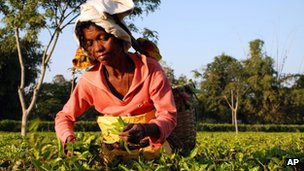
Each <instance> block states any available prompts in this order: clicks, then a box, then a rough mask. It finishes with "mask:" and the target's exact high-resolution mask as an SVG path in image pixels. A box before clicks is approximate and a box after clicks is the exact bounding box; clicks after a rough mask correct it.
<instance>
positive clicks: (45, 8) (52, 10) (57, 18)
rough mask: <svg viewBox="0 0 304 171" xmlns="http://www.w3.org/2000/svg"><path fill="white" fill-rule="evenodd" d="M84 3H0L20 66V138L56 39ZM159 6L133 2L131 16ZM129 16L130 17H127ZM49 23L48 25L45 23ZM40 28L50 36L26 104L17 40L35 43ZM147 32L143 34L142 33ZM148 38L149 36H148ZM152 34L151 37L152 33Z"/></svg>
mask: <svg viewBox="0 0 304 171" xmlns="http://www.w3.org/2000/svg"><path fill="white" fill-rule="evenodd" d="M84 1H85V0H73V1H72V0H65V1H63V0H58V1H47V0H24V1H16V0H6V1H1V2H0V7H1V13H2V14H3V15H4V17H3V21H4V24H5V30H8V31H11V32H13V33H14V36H15V42H16V49H17V54H18V59H19V64H20V85H19V87H18V96H19V100H20V104H21V109H22V126H21V135H23V136H25V135H26V127H27V120H28V116H29V114H30V112H31V110H32V109H33V107H34V105H35V103H36V100H37V96H38V92H39V90H40V88H41V86H42V83H43V80H44V76H45V71H46V67H47V65H48V63H49V61H50V59H51V56H52V54H53V52H54V50H55V47H56V44H57V41H58V38H59V36H60V34H61V33H62V31H63V30H64V29H65V28H66V26H68V25H69V24H71V23H72V22H73V21H74V20H75V18H76V17H77V16H78V15H79V13H77V11H78V9H79V6H80V4H81V3H83V2H84ZM159 4H160V0H147V1H142V0H136V1H135V5H136V8H135V10H134V13H133V16H140V15H141V14H142V13H143V12H146V13H149V12H153V11H154V10H155V9H156V8H157V7H158V6H159ZM131 17H132V16H131ZM46 20H47V21H49V22H46ZM42 29H47V30H48V31H49V33H50V39H49V41H48V42H47V44H46V45H45V46H44V49H43V53H42V55H41V68H40V70H39V72H40V74H39V79H38V80H37V82H35V84H33V85H32V86H31V87H29V89H31V90H32V94H31V95H30V98H29V99H30V100H29V102H27V101H26V98H25V94H26V89H27V87H26V84H25V80H26V75H25V62H24V61H25V59H26V58H28V56H27V55H24V53H23V51H22V50H23V48H22V43H21V40H22V39H25V40H27V41H29V42H36V43H38V41H39V40H38V35H39V32H40V31H41V30H42ZM146 33H147V32H146ZM152 33H154V32H152ZM150 35H151V34H150ZM152 35H153V34H152Z"/></svg>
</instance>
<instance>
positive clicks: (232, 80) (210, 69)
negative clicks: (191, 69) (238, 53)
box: [195, 54, 244, 132]
mask: <svg viewBox="0 0 304 171" xmlns="http://www.w3.org/2000/svg"><path fill="white" fill-rule="evenodd" d="M242 72H243V67H242V65H241V63H240V62H239V61H238V60H236V59H235V58H233V57H230V56H228V55H225V54H222V55H220V56H216V57H215V59H214V62H212V63H209V64H207V67H206V69H205V70H204V72H203V73H202V74H201V73H199V72H198V71H195V73H196V75H197V76H198V77H200V76H201V77H202V82H201V83H200V87H201V90H202V93H203V95H201V97H202V101H203V103H204V104H205V108H206V109H207V111H211V113H212V115H218V116H217V119H218V120H222V121H225V120H226V119H227V117H226V116H227V112H228V108H227V104H228V106H229V108H230V110H231V122H232V124H234V125H235V128H236V132H237V131H238V128H237V112H238V109H239V103H240V99H241V96H242V93H243V92H244V91H243V89H244V84H243V77H242V76H243V75H242Z"/></svg>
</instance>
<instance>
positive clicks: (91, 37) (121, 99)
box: [55, 1, 176, 160]
mask: <svg viewBox="0 0 304 171" xmlns="http://www.w3.org/2000/svg"><path fill="white" fill-rule="evenodd" d="M116 2H117V1H116ZM123 2H124V3H125V2H126V1H123ZM120 4H121V3H120ZM96 6H97V7H98V5H96V1H89V2H87V3H86V4H84V5H82V7H81V15H80V17H79V19H78V21H77V24H76V28H75V35H76V38H77V40H78V41H79V44H80V46H81V48H83V49H84V50H85V51H86V52H87V53H88V54H89V55H90V56H91V57H92V58H94V59H95V60H96V61H97V62H96V64H95V66H94V67H93V68H91V69H90V70H89V71H87V72H85V73H84V74H83V75H82V77H81V78H80V80H79V81H78V83H77V86H76V87H75V90H74V91H73V93H72V95H71V97H70V99H69V101H68V102H67V103H66V105H65V106H64V108H63V109H62V110H61V111H60V112H59V113H58V114H57V115H56V118H55V130H56V133H57V136H58V137H59V138H60V139H61V141H62V142H63V143H67V142H71V141H73V140H75V135H74V133H73V125H74V123H75V121H76V118H77V117H79V116H80V115H81V114H82V113H83V112H84V111H85V110H87V109H88V108H89V107H90V106H94V107H95V109H96V110H97V111H98V112H100V113H101V114H102V115H103V119H101V120H103V121H104V122H105V123H106V122H107V120H110V119H113V118H115V119H118V118H119V116H121V117H124V118H127V120H128V119H130V118H131V120H132V119H133V118H137V117H141V118H142V119H141V121H139V122H132V121H130V122H129V124H128V125H126V126H125V127H124V128H123V131H122V132H121V133H120V134H119V138H120V139H122V140H124V141H125V142H127V143H131V144H142V142H143V140H146V139H147V138H148V140H149V143H148V144H149V150H148V151H150V152H151V151H152V153H154V152H155V153H156V152H159V149H160V147H161V146H164V144H165V145H166V138H167V137H168V136H169V135H170V133H171V131H172V130H173V129H174V127H175V126H176V107H175V104H174V99H173V96H172V91H171V86H170V83H169V81H168V80H167V78H166V75H165V73H164V71H163V70H162V68H161V66H160V65H159V63H158V62H157V61H156V60H155V59H152V58H148V57H146V56H144V55H139V54H135V53H129V52H128V49H129V48H130V44H131V41H130V35H129V34H127V33H126V32H125V31H124V30H123V29H122V28H121V27H120V26H119V25H118V24H117V23H116V22H115V20H114V19H113V16H112V15H110V14H108V13H105V11H103V12H100V11H98V10H99V9H98V8H97V7H96ZM132 8H133V7H132ZM122 10H123V11H119V10H118V11H119V12H120V14H123V15H125V14H126V8H123V9H122ZM127 10H128V11H130V8H129V9H127ZM116 11H117V10H116ZM119 18H120V19H122V17H121V16H120V17H119ZM143 118H144V119H143ZM99 124H100V125H101V127H102V125H103V123H102V122H101V123H99ZM102 131H103V132H104V131H105V130H102ZM115 144H117V143H114V147H115ZM107 147H108V146H107ZM166 148H167V147H166ZM104 150H105V151H106V150H108V151H111V150H113V149H112V148H104ZM136 150H137V151H140V150H141V148H137V149H136ZM120 152H121V153H120ZM117 154H118V155H124V156H125V155H128V154H127V153H125V151H124V150H120V151H119V149H118V151H117ZM105 155H106V154H105ZM136 156H137V155H135V157H136ZM156 156H157V155H156ZM147 158H149V157H148V156H147ZM152 158H153V157H152ZM109 160H111V159H109Z"/></svg>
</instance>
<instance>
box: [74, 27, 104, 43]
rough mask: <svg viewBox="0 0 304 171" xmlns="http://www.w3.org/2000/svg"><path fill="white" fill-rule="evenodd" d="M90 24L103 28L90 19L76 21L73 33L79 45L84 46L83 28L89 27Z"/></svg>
mask: <svg viewBox="0 0 304 171" xmlns="http://www.w3.org/2000/svg"><path fill="white" fill-rule="evenodd" d="M90 26H95V27H97V28H100V29H102V30H104V29H103V28H102V27H100V26H98V25H96V24H95V23H93V22H92V21H84V22H78V23H77V24H76V28H75V34H76V36H77V37H78V40H79V44H80V46H81V47H83V48H85V44H84V43H85V42H84V41H85V40H84V33H83V30H84V29H86V28H89V27H90Z"/></svg>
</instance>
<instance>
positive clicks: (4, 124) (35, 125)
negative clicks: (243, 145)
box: [0, 120, 304, 132]
mask: <svg viewBox="0 0 304 171" xmlns="http://www.w3.org/2000/svg"><path fill="white" fill-rule="evenodd" d="M20 127H21V121H14V120H2V121H0V132H2V131H3V132H20ZM29 129H31V130H32V131H38V132H54V131H55V130H54V122H52V121H39V120H34V121H30V122H29ZM238 129H239V131H241V132H304V125H283V124H265V125H258V124H254V125H250V124H239V128H238ZM75 131H76V132H78V131H84V132H98V131H100V128H99V126H98V124H97V122H96V121H79V122H76V124H75ZM197 131H205V132H230V131H235V127H234V126H233V125H232V124H211V123H203V122H200V123H198V125H197Z"/></svg>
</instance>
